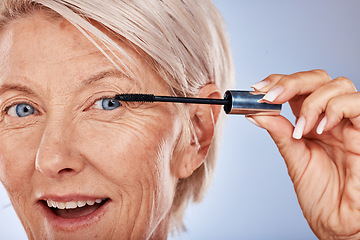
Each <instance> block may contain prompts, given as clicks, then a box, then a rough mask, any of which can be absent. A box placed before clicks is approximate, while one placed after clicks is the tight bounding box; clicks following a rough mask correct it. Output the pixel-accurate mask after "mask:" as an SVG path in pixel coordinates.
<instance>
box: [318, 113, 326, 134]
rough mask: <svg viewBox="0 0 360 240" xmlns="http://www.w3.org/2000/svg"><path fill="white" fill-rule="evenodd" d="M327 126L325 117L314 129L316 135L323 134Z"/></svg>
mask: <svg viewBox="0 0 360 240" xmlns="http://www.w3.org/2000/svg"><path fill="white" fill-rule="evenodd" d="M326 124H327V117H326V116H325V117H324V118H323V119H322V120H321V121H320V123H319V125H318V127H317V128H316V132H317V134H319V135H320V134H322V133H323V132H324V128H325V126H326Z"/></svg>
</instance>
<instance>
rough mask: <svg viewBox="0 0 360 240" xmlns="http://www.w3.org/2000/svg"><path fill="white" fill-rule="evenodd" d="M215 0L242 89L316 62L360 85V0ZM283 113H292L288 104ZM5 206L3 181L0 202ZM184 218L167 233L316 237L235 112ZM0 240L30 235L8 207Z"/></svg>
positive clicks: (263, 142) (275, 160)
mask: <svg viewBox="0 0 360 240" xmlns="http://www.w3.org/2000/svg"><path fill="white" fill-rule="evenodd" d="M214 2H215V4H216V5H217V6H218V8H219V9H220V11H221V12H222V14H223V15H224V18H225V21H226V23H227V26H228V32H229V35H230V38H231V43H232V48H233V53H234V59H235V64H236V71H237V83H236V87H237V88H238V89H249V86H250V85H251V84H252V83H254V82H257V81H259V80H261V79H263V78H264V77H266V76H267V75H269V74H272V73H285V74H288V73H293V72H296V71H303V70H310V69H315V68H322V69H325V70H326V71H328V73H329V74H330V76H331V77H333V78H335V77H338V76H346V77H349V78H350V79H352V80H353V81H354V82H355V85H356V86H357V88H358V89H359V87H360V67H359V63H360V14H359V12H360V1H358V0H338V1H325V0H323V1H316V0H312V1H310V0H301V1H300V0H298V1H290V0H283V1H271V0H268V1H266V0H263V1H260V0H252V1H251V0H248V1H242V0H215V1H214ZM283 115H285V116H291V114H290V111H289V108H288V106H285V110H284V111H283ZM290 118H291V117H290ZM291 119H292V120H293V118H291ZM8 204H9V200H8V199H7V196H6V193H5V191H4V190H3V189H2V186H0V208H2V207H4V206H6V205H8ZM185 224H186V226H187V232H186V233H184V234H182V235H180V236H175V237H172V238H170V239H172V240H178V239H189V240H190V239H191V240H195V239H196V240H199V239H209V240H210V239H225V240H230V239H247V240H249V239H277V240H280V239H302V240H303V239H316V237H315V236H314V234H313V233H312V231H311V230H310V228H309V227H308V225H307V223H306V220H305V219H304V218H303V216H302V212H301V209H300V208H299V206H298V204H297V199H296V196H295V193H294V190H293V187H292V183H291V182H290V179H289V177H288V175H287V170H286V167H285V164H284V162H283V160H282V159H281V157H280V154H279V153H278V152H277V150H276V147H275V145H274V144H273V143H272V141H271V139H270V137H269V136H268V135H267V133H266V132H265V131H264V130H262V129H259V128H257V127H255V126H253V125H252V124H251V123H249V122H248V121H247V120H246V119H245V118H244V117H242V116H235V115H234V116H229V117H228V119H227V124H226V127H225V129H224V139H223V142H222V149H221V153H220V158H219V162H218V167H217V171H216V175H215V178H214V181H213V184H212V187H211V188H210V190H209V193H208V194H207V196H206V198H205V200H204V201H203V202H202V203H201V204H199V205H192V206H190V207H189V209H188V211H187V213H186V217H185ZM0 239H14V240H15V239H26V235H25V233H24V231H23V230H22V227H21V225H20V222H19V221H18V220H17V218H16V216H15V213H14V211H13V209H12V208H11V207H6V208H5V209H3V210H0Z"/></svg>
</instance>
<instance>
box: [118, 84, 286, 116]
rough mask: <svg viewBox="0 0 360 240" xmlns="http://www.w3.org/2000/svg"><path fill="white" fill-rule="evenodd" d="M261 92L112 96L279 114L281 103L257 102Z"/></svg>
mask: <svg viewBox="0 0 360 240" xmlns="http://www.w3.org/2000/svg"><path fill="white" fill-rule="evenodd" d="M263 97H264V94H263V93H259V92H254V91H239V90H228V91H226V92H225V95H224V99H213V98H191V97H172V96H155V95H153V94H118V95H116V96H115V97H114V98H115V99H116V100H119V101H122V102H174V103H193V104H212V105H224V111H225V113H226V114H245V115H254V114H255V115H279V114H280V111H281V104H269V103H263V102H261V103H259V100H261V99H262V98H263Z"/></svg>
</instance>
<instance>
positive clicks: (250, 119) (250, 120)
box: [245, 116, 263, 128]
mask: <svg viewBox="0 0 360 240" xmlns="http://www.w3.org/2000/svg"><path fill="white" fill-rule="evenodd" d="M245 118H246V119H247V120H248V121H249V122H251V123H252V124H254V125H255V126H257V127H259V128H263V127H262V126H260V124H258V123H257V122H256V121H255V120H254V119H253V118H252V117H246V116H245Z"/></svg>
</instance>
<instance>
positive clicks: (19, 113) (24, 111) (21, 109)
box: [7, 103, 35, 117]
mask: <svg viewBox="0 0 360 240" xmlns="http://www.w3.org/2000/svg"><path fill="white" fill-rule="evenodd" d="M7 113H8V114H9V115H10V116H13V117H27V116H29V115H31V114H34V113H35V108H34V107H33V106H31V105H29V104H27V103H20V104H16V105H14V106H12V107H11V108H9V110H8V112H7Z"/></svg>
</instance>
